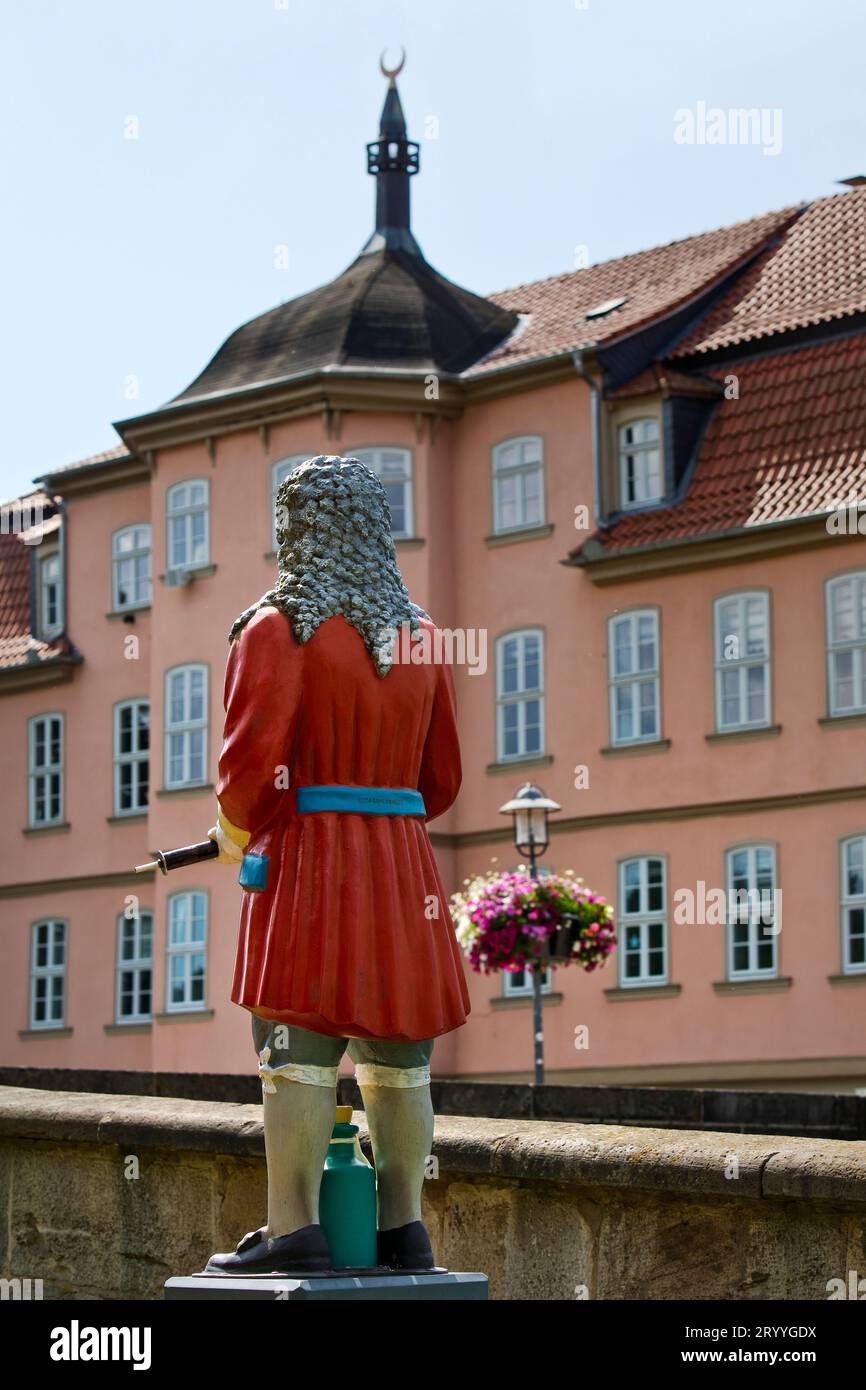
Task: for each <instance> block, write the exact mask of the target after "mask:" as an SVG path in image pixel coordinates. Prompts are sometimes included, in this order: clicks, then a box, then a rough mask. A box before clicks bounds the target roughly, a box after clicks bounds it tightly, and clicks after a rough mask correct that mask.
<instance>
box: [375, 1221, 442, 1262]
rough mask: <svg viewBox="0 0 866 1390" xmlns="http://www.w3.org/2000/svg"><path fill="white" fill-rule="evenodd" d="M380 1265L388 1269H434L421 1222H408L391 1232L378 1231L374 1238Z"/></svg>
mask: <svg viewBox="0 0 866 1390" xmlns="http://www.w3.org/2000/svg"><path fill="white" fill-rule="evenodd" d="M376 1247H377V1256H378V1260H379V1264H380V1265H387V1267H388V1268H389V1269H401V1270H406V1271H418V1270H425V1269H435V1268H436V1264H435V1261H434V1259H433V1250H432V1247H431V1245H430V1237H429V1236H428V1234H427V1228H426V1227H425V1225H424V1223H423V1221H410V1222H409V1224H408V1226H395V1227H394V1229H393V1230H391V1231H379V1232H378V1234H377V1236H376Z"/></svg>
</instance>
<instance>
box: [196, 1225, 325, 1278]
mask: <svg viewBox="0 0 866 1390" xmlns="http://www.w3.org/2000/svg"><path fill="white" fill-rule="evenodd" d="M330 1268H331V1253H330V1251H329V1249H328V1241H327V1237H326V1236H325V1232H324V1231H323V1230H322V1228H321V1226H302V1227H301V1229H300V1230H299V1231H293V1232H292V1234H291V1235H288V1236H275V1237H273V1239H271V1240H268V1238H267V1237H266V1236H265V1228H264V1226H262V1227H260V1229H259V1230H258V1231H250V1232H249V1233H248V1234H247V1235H245V1236H244V1238H243V1240H242V1241H240V1243H239V1244H238V1248H237V1250H235V1251H234V1252H233V1253H232V1254H230V1255H211V1257H210V1259H209V1260H208V1262H207V1264H206V1265H205V1267H204V1271H203V1272H204V1273H205V1274H289V1275H307V1274H327V1273H328V1271H329V1270H330Z"/></svg>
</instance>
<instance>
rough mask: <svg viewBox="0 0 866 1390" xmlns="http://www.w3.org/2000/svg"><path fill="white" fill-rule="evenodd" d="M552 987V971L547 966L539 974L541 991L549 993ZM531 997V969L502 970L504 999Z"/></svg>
mask: <svg viewBox="0 0 866 1390" xmlns="http://www.w3.org/2000/svg"><path fill="white" fill-rule="evenodd" d="M552 989H553V971H552V970H551V969H550V967H549V966H548V968H547V969H546V970H544V971H543V972H542V975H541V993H542V994H550V991H551V990H552ZM527 995H528V996H529V998H530V999H531V998H532V971H531V970H503V972H502V997H503V998H504V999H525V998H526V997H527Z"/></svg>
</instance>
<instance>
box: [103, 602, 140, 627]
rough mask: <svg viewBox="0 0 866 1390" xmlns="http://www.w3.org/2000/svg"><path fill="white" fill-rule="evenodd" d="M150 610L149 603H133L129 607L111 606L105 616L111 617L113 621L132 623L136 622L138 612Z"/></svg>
mask: <svg viewBox="0 0 866 1390" xmlns="http://www.w3.org/2000/svg"><path fill="white" fill-rule="evenodd" d="M149 612H150V604H149V603H132V604H130V606H129V607H128V608H111V609H109V611H108V612H107V613H106V615H105V616H106V618H110V619H111V620H112V621H113V622H118V621H119V622H122V623H131V622H135V616H136V614H137V613H149Z"/></svg>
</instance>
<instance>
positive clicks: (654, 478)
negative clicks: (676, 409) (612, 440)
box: [617, 416, 665, 511]
mask: <svg viewBox="0 0 866 1390" xmlns="http://www.w3.org/2000/svg"><path fill="white" fill-rule="evenodd" d="M617 440H618V452H619V487H620V499H621V504H622V508H623V510H624V511H627V510H628V509H629V508H633V507H645V506H648V505H649V504H650V503H652V502H660V501H661V500H662V498H663V497H664V494H665V487H664V477H663V475H662V454H661V441H660V439H659V422H658V420H657V419H656V418H655V417H654V416H648V417H647V418H646V419H645V420H630V421H629V422H628V423H627V424H624V425H620V426H619V429H618V430H617Z"/></svg>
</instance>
